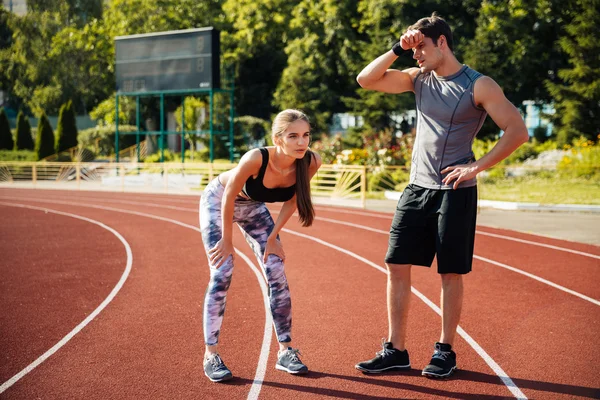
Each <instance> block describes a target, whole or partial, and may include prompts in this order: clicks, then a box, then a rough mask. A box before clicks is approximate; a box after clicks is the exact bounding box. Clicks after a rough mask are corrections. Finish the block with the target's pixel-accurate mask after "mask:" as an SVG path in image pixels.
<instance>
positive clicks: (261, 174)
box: [256, 147, 269, 182]
mask: <svg viewBox="0 0 600 400" xmlns="http://www.w3.org/2000/svg"><path fill="white" fill-rule="evenodd" d="M265 153H266V154H265ZM260 154H261V155H262V164H261V166H260V170H258V176H257V177H256V179H260V180H261V182H262V180H263V178H264V177H265V172H266V171H267V164H269V150H268V149H266V148H264V147H261V148H260Z"/></svg>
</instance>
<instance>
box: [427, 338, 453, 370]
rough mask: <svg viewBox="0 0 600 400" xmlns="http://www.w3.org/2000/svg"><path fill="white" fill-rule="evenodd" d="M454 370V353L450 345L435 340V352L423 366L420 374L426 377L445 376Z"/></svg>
mask: <svg viewBox="0 0 600 400" xmlns="http://www.w3.org/2000/svg"><path fill="white" fill-rule="evenodd" d="M454 370H456V353H455V352H453V351H452V346H450V345H449V344H446V343H440V342H437V343H436V344H435V352H434V353H433V357H432V358H431V361H429V365H428V366H426V367H425V368H423V372H422V373H421V375H423V376H426V377H428V378H447V377H449V376H450V375H452V374H453V373H454Z"/></svg>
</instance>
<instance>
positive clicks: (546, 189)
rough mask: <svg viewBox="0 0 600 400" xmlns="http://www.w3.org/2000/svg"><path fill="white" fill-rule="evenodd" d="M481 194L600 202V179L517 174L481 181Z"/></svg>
mask: <svg viewBox="0 0 600 400" xmlns="http://www.w3.org/2000/svg"><path fill="white" fill-rule="evenodd" d="M479 198H480V199H482V200H500V201H514V202H531V203H542V204H592V205H600V181H598V180H586V179H561V178H554V179H548V178H514V179H502V180H498V181H496V182H495V183H485V182H483V183H482V182H480V183H479Z"/></svg>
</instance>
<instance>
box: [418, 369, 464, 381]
mask: <svg viewBox="0 0 600 400" xmlns="http://www.w3.org/2000/svg"><path fill="white" fill-rule="evenodd" d="M454 371H456V367H452V369H451V370H450V371H448V372H447V373H445V374H436V373H433V372H425V371H423V372H421V375H423V376H424V377H427V378H432V379H444V378H448V377H449V376H450V375H452V374H453V373H454Z"/></svg>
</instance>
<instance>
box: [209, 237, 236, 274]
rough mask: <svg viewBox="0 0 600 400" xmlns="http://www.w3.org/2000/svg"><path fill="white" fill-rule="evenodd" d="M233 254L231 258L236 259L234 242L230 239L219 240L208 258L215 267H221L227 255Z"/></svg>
mask: <svg viewBox="0 0 600 400" xmlns="http://www.w3.org/2000/svg"><path fill="white" fill-rule="evenodd" d="M229 256H231V260H232V261H233V260H234V259H235V251H234V249H233V243H231V241H230V240H227V241H225V240H223V239H221V240H219V241H218V242H217V244H216V245H215V247H213V248H212V249H210V250H209V251H208V259H209V261H210V264H211V265H213V266H214V267H215V268H219V267H221V265H223V263H224V262H225V260H227V257H229Z"/></svg>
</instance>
